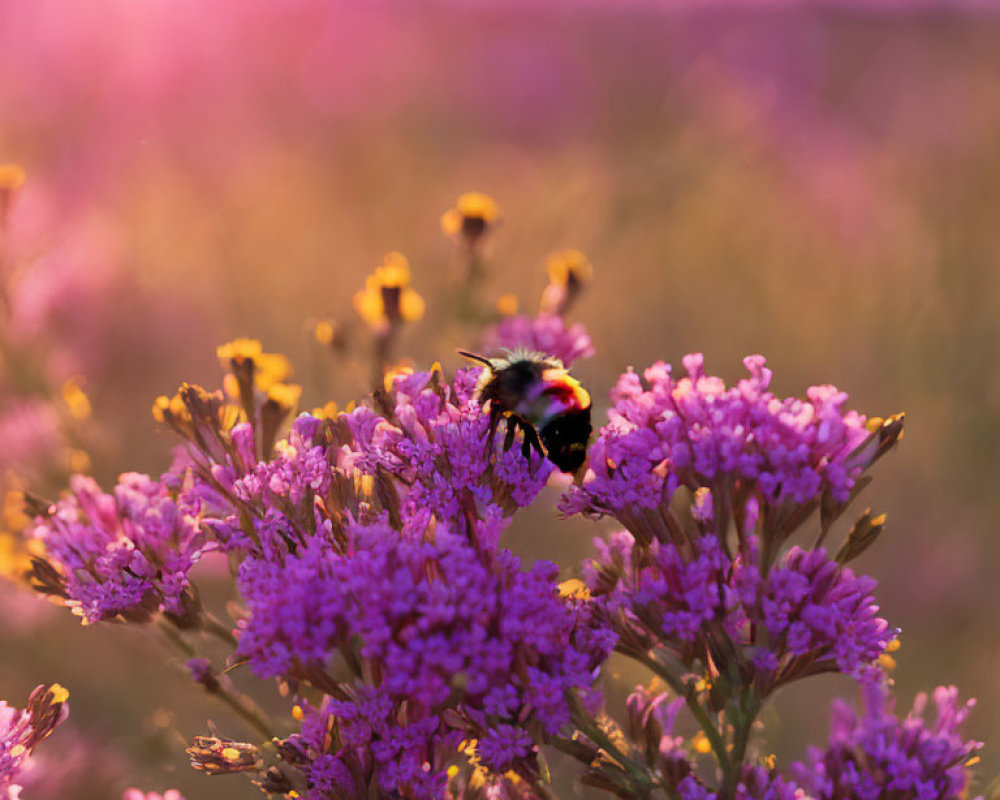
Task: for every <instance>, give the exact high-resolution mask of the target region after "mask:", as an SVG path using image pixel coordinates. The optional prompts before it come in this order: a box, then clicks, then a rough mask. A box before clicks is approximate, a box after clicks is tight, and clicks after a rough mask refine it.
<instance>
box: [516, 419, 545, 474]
mask: <svg viewBox="0 0 1000 800" xmlns="http://www.w3.org/2000/svg"><path fill="white" fill-rule="evenodd" d="M522 427H523V429H524V442H523V443H522V445H521V454H522V455H523V456H524V457H525V459H526V460H527V461H528V462H529V463H530V462H531V450H532V448H534V450H535V451H536V452H537V453H538V455H540V456H541V457H542V458H545V450H544V449H543V448H542V443H541V441H539V439H538V431H536V430H535V426H534V425H528V424H525V425H523V426H522ZM538 463H540V462H538ZM538 463H536V464H534V466H532V468H531V470H532V472H534V471H535V470H536V469H537V468H538Z"/></svg>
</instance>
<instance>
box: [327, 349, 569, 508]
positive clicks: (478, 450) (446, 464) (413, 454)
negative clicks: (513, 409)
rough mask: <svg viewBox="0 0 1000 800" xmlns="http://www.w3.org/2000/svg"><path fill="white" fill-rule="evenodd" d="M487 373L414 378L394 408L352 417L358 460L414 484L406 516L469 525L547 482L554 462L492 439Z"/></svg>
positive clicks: (396, 396)
mask: <svg viewBox="0 0 1000 800" xmlns="http://www.w3.org/2000/svg"><path fill="white" fill-rule="evenodd" d="M481 371H482V369H481V368H473V369H466V370H459V372H458V374H457V375H456V377H455V381H454V385H448V384H444V383H442V382H441V381H440V373H438V372H417V373H414V374H412V375H406V376H403V377H401V378H397V379H396V381H395V383H394V384H393V388H392V391H391V392H390V393H389V394H388V399H387V401H386V402H387V404H388V405H389V407H390V408H389V409H388V412H389V413H387V414H386V415H380V414H378V413H376V412H375V411H373V410H372V409H369V408H364V407H363V408H358V409H357V410H355V411H354V412H352V413H351V414H349V415H348V417H347V419H348V423H349V425H350V430H351V433H352V434H353V443H352V448H353V451H354V460H353V463H354V465H355V466H356V467H357V468H359V469H361V470H362V471H363V472H367V473H369V474H375V473H376V472H378V471H379V470H384V471H385V472H386V473H388V474H389V475H392V476H394V477H395V478H397V479H399V481H401V482H402V484H404V485H406V486H408V487H409V488H408V490H407V492H406V496H405V499H404V507H403V510H404V512H405V514H406V515H408V516H410V517H413V518H416V517H419V516H420V515H421V514H425V515H426V514H427V513H430V514H433V515H434V517H435V518H437V519H438V520H447V521H451V522H453V523H461V522H463V521H464V520H467V519H469V518H470V517H484V516H488V512H489V509H491V508H494V509H502V510H503V513H505V514H509V513H511V512H512V511H514V510H516V509H517V508H520V507H523V506H526V505H528V504H530V503H531V502H532V500H534V499H535V497H536V496H537V495H538V492H539V491H541V489H542V487H543V486H545V482H546V480H547V478H548V476H549V473H550V472H551V471H552V465H551V464H550V463H549V462H547V461H545V460H544V459H541V458H540V457H539V456H537V455H535V454H534V453H532V455H531V458H530V459H525V458H524V457H523V456H522V455H521V453H520V451H519V448H512V449H511V450H509V451H504V450H503V448H502V446H501V436H502V434H501V433H499V432H498V433H497V435H496V440H495V441H493V442H488V441H487V430H488V425H489V420H488V415H486V414H484V413H482V411H481V409H480V407H479V404H478V402H476V400H475V398H474V393H475V385H476V380H477V378H478V376H479V374H480V372H481Z"/></svg>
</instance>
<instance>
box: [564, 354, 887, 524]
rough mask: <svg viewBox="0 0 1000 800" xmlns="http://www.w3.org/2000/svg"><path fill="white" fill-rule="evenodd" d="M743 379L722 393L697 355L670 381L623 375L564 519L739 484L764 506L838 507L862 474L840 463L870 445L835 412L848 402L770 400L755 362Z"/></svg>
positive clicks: (624, 511) (852, 415)
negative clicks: (824, 503)
mask: <svg viewBox="0 0 1000 800" xmlns="http://www.w3.org/2000/svg"><path fill="white" fill-rule="evenodd" d="M743 363H744V364H745V365H746V367H747V369H748V370H749V371H750V377H749V378H745V379H743V380H740V381H739V382H738V383H737V384H736V386H733V387H730V388H727V387H726V385H725V383H724V382H723V381H722V379H721V378H717V377H713V376H710V375H706V374H705V373H704V371H703V368H702V366H703V359H702V356H701V354H700V353H695V354H692V355H688V356H686V357H685V358H684V366H685V368H686V369H687V372H688V376H687V377H685V378H680V379H675V378H674V377H673V375H672V373H671V368H670V365H668V364H665V363H663V362H657V363H656V364H654V365H653V366H652V367H650V368H649V369H647V370H646V371H645V372H644V373H643V375H642V376H639V375H638V374H636V373H635V372H632V371H629V372H627V373H625V374H623V375H622V376H621V377H620V378H619V380H618V383H617V384H616V386H615V388H614V390H613V391H612V401H613V402H614V406H613V408H612V409H611V411H610V412H609V422H608V424H607V425H605V426H604V428H602V429H601V432H600V435H599V436H598V438H597V441H596V442H595V443H594V444H593V446H592V447H591V448H590V473H589V474H588V476H587V478H586V479H585V481H584V483H583V485H582V486H580V487H573V488H571V489H570V490H569V492H568V493H567V495H566V496H565V498H564V499H563V502H562V505H561V508H562V509H563V510H564V511H565V512H566V513H580V512H583V513H591V514H598V515H602V514H610V515H613V516H617V517H619V518H620V519H621V518H622V517H623V516H627V515H628V514H632V513H635V512H636V511H638V510H641V509H654V508H657V507H658V506H661V505H666V503H668V502H669V500H670V498H671V496H672V495H673V492H674V491H675V490H676V489H677V488H678V486H681V485H686V486H689V487H691V488H698V487H701V486H719V487H722V486H726V485H727V484H728V485H731V484H732V482H733V481H737V480H738V481H742V482H744V483H745V484H747V485H752V486H753V487H755V489H756V491H757V492H759V494H760V496H761V498H762V499H763V500H765V501H768V502H771V503H779V502H782V501H784V500H791V501H794V502H797V503H802V502H805V501H807V500H809V499H812V498H814V497H818V496H819V495H820V494H821V493H822V492H824V491H829V492H830V494H831V496H832V497H833V499H834V500H836V501H838V502H843V501H845V500H846V499H847V497H848V496H849V494H850V491H851V488H852V487H853V485H854V481H855V479H856V477H857V475H858V474H859V472H860V471H861V469H862V467H863V466H864V465H863V464H855V463H854V462H853V461H852V460H851V459H850V458H849V456H850V455H851V454H852V452H853V451H854V450H855V448H857V447H858V445H859V444H861V443H862V442H863V441H864V440H865V438H866V437H867V436H868V435H869V434H868V430H867V428H866V427H865V422H866V420H865V417H864V416H862V415H860V414H858V413H857V412H855V411H847V412H845V411H844V404H845V402H846V401H847V395H846V394H844V393H843V392H839V391H837V390H836V389H835V388H834V387H832V386H813V387H812V388H810V389H809V390H808V391H807V392H806V399H805V400H802V399H799V398H788V399H784V400H782V399H779V398H777V397H775V396H774V395H773V394H772V393H771V392H770V391H768V386H769V385H770V382H771V371H770V370H769V369H767V368H766V367H765V366H764V364H765V361H764V358H763V357H762V356H749V357H747V358H746V359H744V362H743Z"/></svg>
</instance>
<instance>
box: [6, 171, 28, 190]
mask: <svg viewBox="0 0 1000 800" xmlns="http://www.w3.org/2000/svg"><path fill="white" fill-rule="evenodd" d="M27 177H28V176H27V174H26V173H25V171H24V169H23V168H22V167H21V166H19V165H18V164H0V191H4V190H7V191H13V190H14V189H20V188H21V187H22V186H23V185H24V182H25V180H26V179H27Z"/></svg>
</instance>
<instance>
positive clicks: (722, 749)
mask: <svg viewBox="0 0 1000 800" xmlns="http://www.w3.org/2000/svg"><path fill="white" fill-rule="evenodd" d="M637 660H639V661H640V662H641V663H643V664H645V665H646V666H647V667H649V668H650V669H651V670H653V672H654V673H656V675H658V676H659V677H660V678H662V679H663V680H664V681H665V682H666V684H667V685H668V686H669V687H670V688H671V689H673V691H674V693H675V694H676V695H677V696H678V697H683V698H684V702H685V703H686V704H687V707H688V710H689V711H690V712H691V714H692V715H693V716H694V718H695V720H696V721H697V722H698V725H699V727H700V728H701V729H702V731H703V732H704V733H705V736H706V737H707V738H708V742H709V744H710V745H711V746H712V752H713V753H715V758H716V760H717V761H718V762H719V767H720V768H721V769H722V774H723V775H726V774H728V772H729V760H730V759H729V753H728V752H727V751H726V743H725V742H724V741H723V740H722V735H721V734H720V733H719V729H718V727H717V726H716V724H715V723H714V722H713V721H712V718H711V717H710V716H709V715H708V712H707V711H706V710H705V708H704V706H702V705H701V703H699V702H698V699H697V698H696V697H695V696H694V694H693V693H692V692H690V691H689V690H688V687H687V686H686V685H685V684H684V682H683V681H682V680H681V679H680V678H679V677H677V676H676V675H674V673H672V672H671V671H670V670H669V669H668V668H667V667H666V665H664V664H662V663H660V662H659V661H658V660H657V659H656V658H655V657H654V656H652V655H650V653H648V652H647V653H642V654H641V655H640V656H638V657H637Z"/></svg>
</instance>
